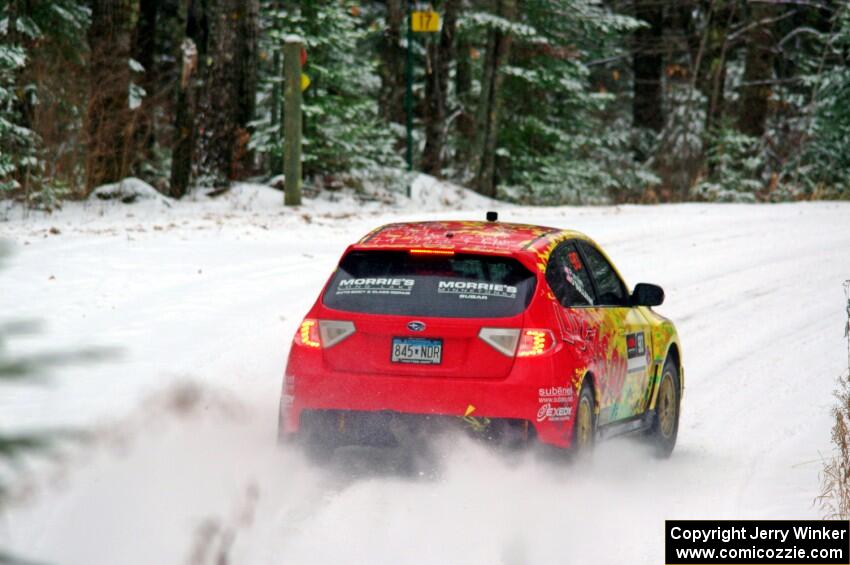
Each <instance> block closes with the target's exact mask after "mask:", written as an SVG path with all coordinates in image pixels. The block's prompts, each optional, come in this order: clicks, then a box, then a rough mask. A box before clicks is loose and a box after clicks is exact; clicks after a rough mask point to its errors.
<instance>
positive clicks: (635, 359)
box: [626, 332, 647, 373]
mask: <svg viewBox="0 0 850 565" xmlns="http://www.w3.org/2000/svg"><path fill="white" fill-rule="evenodd" d="M626 351H627V356H628V358H629V362H628V368H629V372H630V373H631V372H635V371H645V370H646V366H647V361H646V357H647V355H646V337H645V336H644V333H643V332H637V333H632V334H628V335H626Z"/></svg>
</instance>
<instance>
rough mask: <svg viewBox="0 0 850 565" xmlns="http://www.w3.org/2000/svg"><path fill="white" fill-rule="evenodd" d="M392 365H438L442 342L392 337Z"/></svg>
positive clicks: (440, 359) (441, 356) (418, 338)
mask: <svg viewBox="0 0 850 565" xmlns="http://www.w3.org/2000/svg"><path fill="white" fill-rule="evenodd" d="M391 360H392V362H393V363H415V364H418V365H439V364H440V363H441V362H442V360H443V340H441V339H427V338H422V337H394V338H393V349H392V359H391Z"/></svg>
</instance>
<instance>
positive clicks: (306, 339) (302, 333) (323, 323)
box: [295, 318, 354, 349]
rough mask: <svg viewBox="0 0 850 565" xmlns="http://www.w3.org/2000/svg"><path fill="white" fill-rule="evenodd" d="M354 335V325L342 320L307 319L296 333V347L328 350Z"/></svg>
mask: <svg viewBox="0 0 850 565" xmlns="http://www.w3.org/2000/svg"><path fill="white" fill-rule="evenodd" d="M353 333H354V323H353V322H347V321H340V320H314V319H312V318H307V319H305V320H304V321H303V322H301V326H300V327H299V328H298V331H297V332H295V343H296V345H303V346H304V347H312V348H315V349H318V348H320V347H324V348H328V347H332V346H334V345H336V344H337V343H339V342H341V341H342V340H344V339H345V338H347V337H348V336H350V335H351V334H353Z"/></svg>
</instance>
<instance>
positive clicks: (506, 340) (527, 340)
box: [478, 328, 555, 357]
mask: <svg viewBox="0 0 850 565" xmlns="http://www.w3.org/2000/svg"><path fill="white" fill-rule="evenodd" d="M478 337H480V338H481V339H482V340H484V341H486V342H487V343H488V344H489V345H490V346H491V347H492V348H493V349H495V350H496V351H498V352H500V353H502V354H504V355H507V356H508V357H513V356H514V355H516V356H517V357H536V356H538V355H543V354H544V353H548V352H549V351H551V350H552V348H553V347H555V335H554V334H553V333H552V332H551V331H549V330H542V329H536V328H532V329H528V328H525V329H522V330H518V329H514V328H481V331H480V332H478Z"/></svg>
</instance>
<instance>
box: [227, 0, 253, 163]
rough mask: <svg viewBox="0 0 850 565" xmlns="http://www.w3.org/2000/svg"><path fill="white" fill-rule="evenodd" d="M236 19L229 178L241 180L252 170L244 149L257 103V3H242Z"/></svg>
mask: <svg viewBox="0 0 850 565" xmlns="http://www.w3.org/2000/svg"><path fill="white" fill-rule="evenodd" d="M241 4H242V7H241V11H240V16H239V37H238V42H239V44H238V51H237V52H238V61H237V68H238V69H239V82H238V88H239V94H238V107H237V116H236V120H237V123H238V125H239V129H238V131H237V138H236V147H235V149H234V152H235V154H234V161H233V163H234V166H235V167H236V169H235V170H233V171H232V178H235V179H241V178H244V177H245V176H247V175H249V174H250V173H251V172H252V170H253V168H254V167H253V159H254V156H253V153H252V152H251V151H250V150H249V149H248V141H249V140H250V139H251V135H250V133H249V132H248V124H250V123H251V122H252V121H253V120H254V114H255V112H256V106H257V103H256V100H257V83H258V76H257V39H258V19H259V14H260V2H259V0H243V1H242V2H241Z"/></svg>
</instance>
